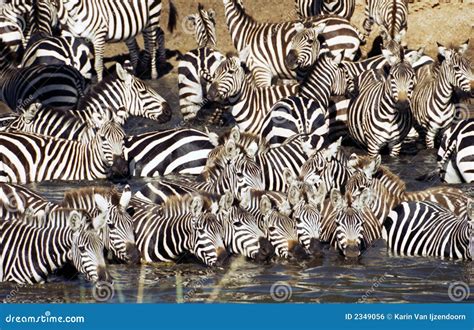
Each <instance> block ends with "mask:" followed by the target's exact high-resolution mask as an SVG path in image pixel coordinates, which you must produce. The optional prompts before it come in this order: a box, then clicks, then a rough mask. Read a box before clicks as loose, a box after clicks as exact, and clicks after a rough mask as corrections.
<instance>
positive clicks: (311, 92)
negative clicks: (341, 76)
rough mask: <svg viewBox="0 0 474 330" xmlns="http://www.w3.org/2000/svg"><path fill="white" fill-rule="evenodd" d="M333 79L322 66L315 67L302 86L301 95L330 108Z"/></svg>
mask: <svg viewBox="0 0 474 330" xmlns="http://www.w3.org/2000/svg"><path fill="white" fill-rule="evenodd" d="M332 81H333V78H331V77H330V76H329V75H328V74H327V73H326V72H324V68H323V67H321V66H319V65H318V66H316V67H314V69H313V70H311V72H310V73H308V74H307V76H306V79H304V80H303V81H302V83H301V85H300V95H301V96H303V97H306V98H309V99H314V100H318V102H319V104H321V106H323V107H328V106H329V97H330V96H331V85H332Z"/></svg>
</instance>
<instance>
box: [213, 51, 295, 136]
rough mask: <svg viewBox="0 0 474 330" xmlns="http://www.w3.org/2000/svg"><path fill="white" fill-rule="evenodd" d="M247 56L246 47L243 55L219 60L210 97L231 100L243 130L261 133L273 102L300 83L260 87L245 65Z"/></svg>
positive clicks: (232, 108) (223, 102) (231, 106)
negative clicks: (246, 71) (265, 117)
mask: <svg viewBox="0 0 474 330" xmlns="http://www.w3.org/2000/svg"><path fill="white" fill-rule="evenodd" d="M247 56H248V51H245V52H243V53H242V54H241V58H238V57H235V56H233V57H228V58H226V59H225V60H224V61H222V62H221V63H220V64H219V66H218V67H217V69H216V70H215V72H214V76H213V79H212V84H211V86H210V87H209V91H208V95H207V97H208V99H209V100H211V101H213V102H218V103H221V104H229V105H230V111H231V113H232V116H233V117H234V118H235V122H236V124H237V125H238V126H239V129H240V130H242V131H246V132H251V133H256V134H258V133H259V132H260V130H261V125H262V124H263V118H264V116H265V115H266V114H267V113H268V112H269V111H270V109H271V107H272V105H273V104H275V103H276V102H277V101H278V100H280V99H282V98H283V97H287V96H291V95H294V94H296V92H297V89H298V86H297V85H291V86H289V85H275V86H268V87H258V86H257V85H256V84H255V82H254V79H253V77H251V76H250V75H246V74H245V70H244V68H243V67H242V65H243V63H244V62H245V60H246V59H247Z"/></svg>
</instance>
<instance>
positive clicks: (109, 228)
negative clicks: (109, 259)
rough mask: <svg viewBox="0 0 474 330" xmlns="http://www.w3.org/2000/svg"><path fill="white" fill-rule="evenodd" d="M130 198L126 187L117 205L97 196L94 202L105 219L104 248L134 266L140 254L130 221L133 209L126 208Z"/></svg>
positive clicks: (128, 188) (130, 195) (128, 187)
mask: <svg viewBox="0 0 474 330" xmlns="http://www.w3.org/2000/svg"><path fill="white" fill-rule="evenodd" d="M131 197H132V193H131V191H130V186H128V185H127V186H125V188H124V191H123V192H122V196H121V198H120V201H119V202H118V203H114V202H113V201H110V202H109V201H108V200H107V199H106V198H104V197H103V196H102V195H99V194H95V195H94V201H95V205H96V206H97V208H98V209H99V211H100V212H101V213H102V214H103V215H104V217H105V219H106V226H104V229H103V231H102V236H103V238H104V241H105V247H106V248H107V249H108V250H109V251H111V252H112V253H113V254H114V256H116V257H117V258H118V259H119V260H121V261H125V262H127V263H131V264H136V263H138V262H139V261H140V253H139V251H138V248H137V246H136V243H135V234H134V227H133V221H132V216H133V214H134V209H133V208H129V207H128V204H129V202H130V199H131Z"/></svg>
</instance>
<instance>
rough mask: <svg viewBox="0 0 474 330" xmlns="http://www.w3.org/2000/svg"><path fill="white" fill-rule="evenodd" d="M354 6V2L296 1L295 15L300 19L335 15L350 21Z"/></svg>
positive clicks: (352, 0)
mask: <svg viewBox="0 0 474 330" xmlns="http://www.w3.org/2000/svg"><path fill="white" fill-rule="evenodd" d="M355 4H356V2H355V0H332V1H331V0H296V13H297V14H298V16H299V17H300V18H305V17H311V16H317V15H337V16H341V17H344V18H346V19H348V20H350V19H351V17H352V14H354V9H355Z"/></svg>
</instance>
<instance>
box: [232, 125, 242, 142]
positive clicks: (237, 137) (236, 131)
mask: <svg viewBox="0 0 474 330" xmlns="http://www.w3.org/2000/svg"><path fill="white" fill-rule="evenodd" d="M230 138H231V139H233V140H234V141H239V140H240V129H239V126H234V127H232V129H231V131H230Z"/></svg>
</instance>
